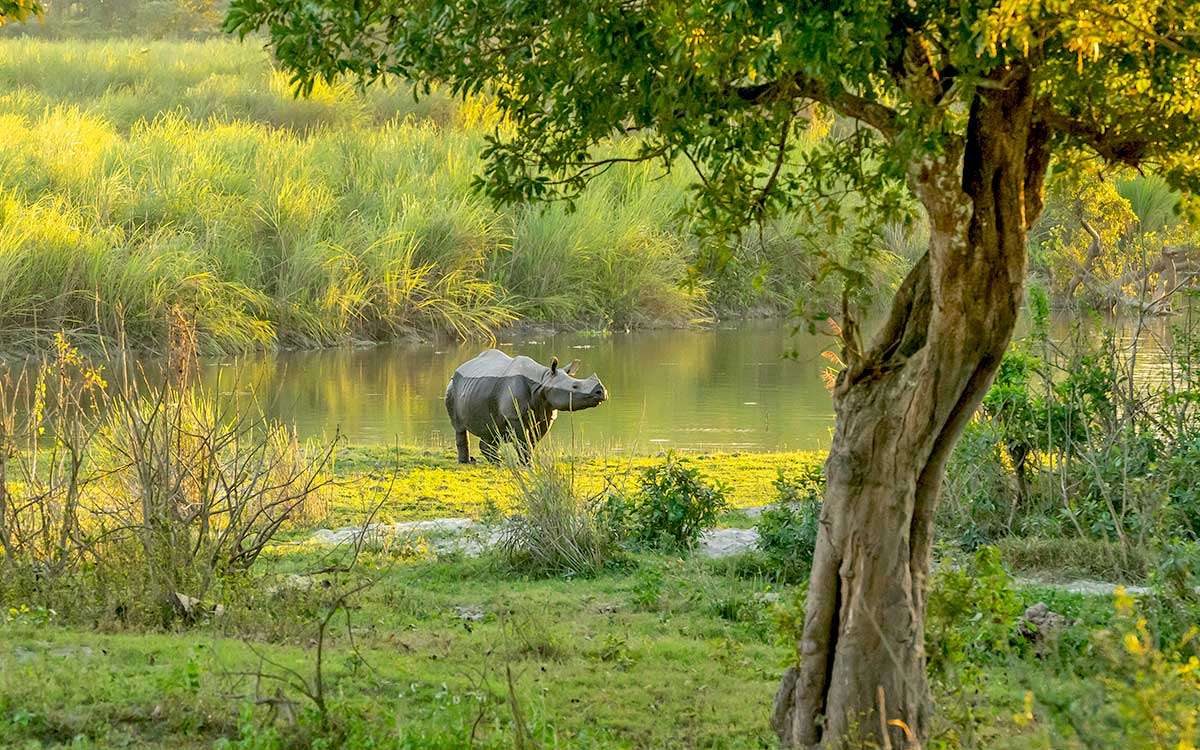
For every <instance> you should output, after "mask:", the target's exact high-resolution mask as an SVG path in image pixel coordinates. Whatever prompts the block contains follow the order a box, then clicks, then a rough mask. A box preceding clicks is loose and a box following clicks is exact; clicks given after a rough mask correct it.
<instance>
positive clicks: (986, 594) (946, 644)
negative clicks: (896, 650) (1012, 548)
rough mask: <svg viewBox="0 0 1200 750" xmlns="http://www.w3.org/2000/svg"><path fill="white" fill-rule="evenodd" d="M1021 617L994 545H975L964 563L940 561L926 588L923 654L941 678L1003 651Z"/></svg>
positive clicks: (1007, 647) (1019, 607)
mask: <svg viewBox="0 0 1200 750" xmlns="http://www.w3.org/2000/svg"><path fill="white" fill-rule="evenodd" d="M1020 613H1021V603H1020V601H1019V600H1018V599H1017V595H1016V592H1015V591H1014V590H1013V587H1012V577H1011V576H1009V574H1008V572H1007V571H1005V570H1004V567H1003V566H1002V565H1001V563H1000V551H999V550H998V549H996V548H995V547H980V548H979V549H978V550H977V551H976V552H975V554H974V555H973V556H972V557H971V558H970V560H969V561H968V562H967V563H966V564H965V565H955V564H953V563H948V562H947V563H943V564H942V566H941V567H940V568H939V569H938V570H937V572H936V573H935V574H934V576H933V581H932V583H931V585H930V587H929V604H928V608H927V610H926V619H925V652H926V654H927V655H928V659H929V671H930V673H931V674H933V675H942V674H945V673H947V672H949V671H951V670H954V669H958V668H961V667H963V666H966V665H977V664H979V663H980V662H983V661H986V660H987V659H989V658H993V657H996V656H999V655H1002V654H1004V653H1006V652H1007V651H1008V650H1009V645H1010V638H1011V636H1012V635H1013V630H1014V628H1015V626H1016V623H1017V617H1018V615H1020Z"/></svg>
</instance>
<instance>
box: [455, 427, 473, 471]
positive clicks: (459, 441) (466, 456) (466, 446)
mask: <svg viewBox="0 0 1200 750" xmlns="http://www.w3.org/2000/svg"><path fill="white" fill-rule="evenodd" d="M454 444H455V445H456V446H458V462H459V463H460V464H473V463H475V459H473V458H471V443H470V441H468V440H467V431H466V430H458V431H456V432H455V433H454Z"/></svg>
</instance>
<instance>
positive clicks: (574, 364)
mask: <svg viewBox="0 0 1200 750" xmlns="http://www.w3.org/2000/svg"><path fill="white" fill-rule="evenodd" d="M563 372H565V373H566V374H568V375H570V376H571V377H575V373H577V372H579V360H577V359H573V360H571V364H569V365H567V366H566V367H564V368H563Z"/></svg>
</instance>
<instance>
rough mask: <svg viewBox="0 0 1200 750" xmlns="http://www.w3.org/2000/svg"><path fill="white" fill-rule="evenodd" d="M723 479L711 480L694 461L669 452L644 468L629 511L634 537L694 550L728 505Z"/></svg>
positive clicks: (630, 530) (652, 545)
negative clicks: (720, 480) (663, 457)
mask: <svg viewBox="0 0 1200 750" xmlns="http://www.w3.org/2000/svg"><path fill="white" fill-rule="evenodd" d="M727 495H728V491H727V489H726V487H725V485H724V484H722V483H721V482H719V481H718V482H710V481H708V480H706V479H705V478H704V476H703V475H702V474H701V473H700V467H698V466H696V465H695V464H694V463H693V462H690V461H688V460H687V459H684V458H681V457H679V456H677V455H675V454H674V453H668V454H667V457H666V460H664V461H663V462H662V463H660V464H657V465H654V466H650V467H649V468H646V469H644V470H643V471H642V473H641V477H640V478H639V480H638V490H637V493H636V494H635V495H634V496H633V498H632V499H631V500H630V504H631V505H630V508H629V510H628V512H627V518H628V519H629V534H630V536H631V537H632V538H633V539H634V540H636V541H638V542H640V543H642V544H645V545H649V546H651V547H657V548H666V549H680V550H687V549H691V548H692V547H694V546H695V545H696V541H697V540H698V539H699V538H700V532H702V531H704V529H706V528H708V527H709V526H712V525H713V524H714V523H715V522H716V520H717V516H718V515H720V513H721V511H723V510H725V508H726V507H727V505H728V502H727V500H726V497H727Z"/></svg>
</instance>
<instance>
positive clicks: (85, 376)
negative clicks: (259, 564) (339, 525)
mask: <svg viewBox="0 0 1200 750" xmlns="http://www.w3.org/2000/svg"><path fill="white" fill-rule="evenodd" d="M55 342H56V353H55V357H54V358H53V359H52V360H51V361H49V362H46V363H44V364H43V365H42V366H41V367H40V368H38V369H36V370H35V371H33V374H32V375H30V374H28V373H29V371H26V373H25V374H22V375H17V376H11V377H6V378H0V388H2V392H3V394H4V397H3V398H0V598H7V597H8V596H14V597H16V598H18V599H22V600H29V601H32V602H34V603H36V604H38V605H39V606H46V607H53V608H54V609H56V610H58V611H59V612H61V613H63V614H64V616H67V617H71V618H90V617H93V616H96V615H97V614H98V613H99V612H106V613H112V612H117V613H118V614H119V616H120V617H121V618H122V619H124V620H135V621H136V620H138V619H141V618H144V619H149V620H154V621H158V622H159V623H160V624H167V623H169V622H170V621H171V620H173V619H175V617H176V616H177V615H182V616H183V617H184V618H185V619H192V618H194V617H195V616H196V615H197V614H199V611H198V610H197V609H196V605H197V604H198V603H199V602H200V600H203V599H205V598H206V597H207V596H209V595H210V594H221V593H222V589H224V588H228V587H229V585H230V584H234V583H235V582H237V581H240V580H242V579H244V577H245V576H246V575H247V572H248V571H249V569H250V567H251V566H252V565H253V563H254V562H255V560H256V559H257V558H258V556H259V555H260V554H261V553H262V551H263V550H264V549H265V548H266V547H267V545H269V544H270V543H271V541H272V540H273V539H274V538H275V537H276V535H277V534H278V533H279V532H280V530H281V529H285V528H287V527H289V526H293V525H296V524H298V523H302V522H304V521H306V520H313V519H314V518H315V517H318V516H319V515H320V514H321V507H320V506H321V499H322V494H323V493H322V488H324V487H325V486H326V485H327V484H328V483H329V482H330V480H331V478H330V476H329V472H328V467H329V465H330V457H331V454H332V444H330V445H328V446H326V447H323V448H321V449H320V450H318V451H316V452H315V453H310V452H308V451H306V450H305V449H304V448H302V447H301V446H300V445H299V444H298V442H297V441H296V440H295V438H294V436H293V435H292V434H291V433H289V432H288V431H287V430H285V429H283V428H282V427H281V426H279V425H278V424H276V423H273V422H271V421H270V420H268V419H266V418H262V417H254V416H250V415H249V414H247V413H243V414H237V413H236V411H235V409H236V407H235V406H234V405H233V404H232V403H230V402H228V401H226V402H222V401H221V400H220V399H219V398H218V397H217V396H216V395H215V394H214V393H212V392H210V391H206V390H203V389H195V388H192V387H191V385H190V382H191V378H190V376H189V372H190V370H189V368H188V366H187V364H186V361H189V360H188V358H187V357H183V358H179V360H178V363H179V364H180V366H179V368H178V369H176V368H175V367H174V365H173V366H172V373H173V374H172V375H170V376H169V377H167V379H166V382H165V383H162V384H157V383H154V382H152V381H151V379H150V378H143V377H140V376H135V375H134V374H132V373H131V369H132V366H131V365H129V364H128V363H127V362H118V374H117V375H116V376H114V377H113V380H115V381H116V382H114V383H112V384H111V385H110V384H109V383H108V382H106V380H105V377H104V375H102V370H101V369H100V368H98V367H96V366H94V365H92V364H90V363H89V362H87V360H85V359H84V358H83V357H82V356H81V355H80V354H79V352H78V351H77V350H76V349H75V348H74V347H73V346H72V345H71V344H70V343H69V342H68V341H67V339H66V338H65V337H64V336H62V335H61V334H59V335H57V336H56V337H55ZM122 371H123V372H122ZM180 373H182V374H180Z"/></svg>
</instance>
